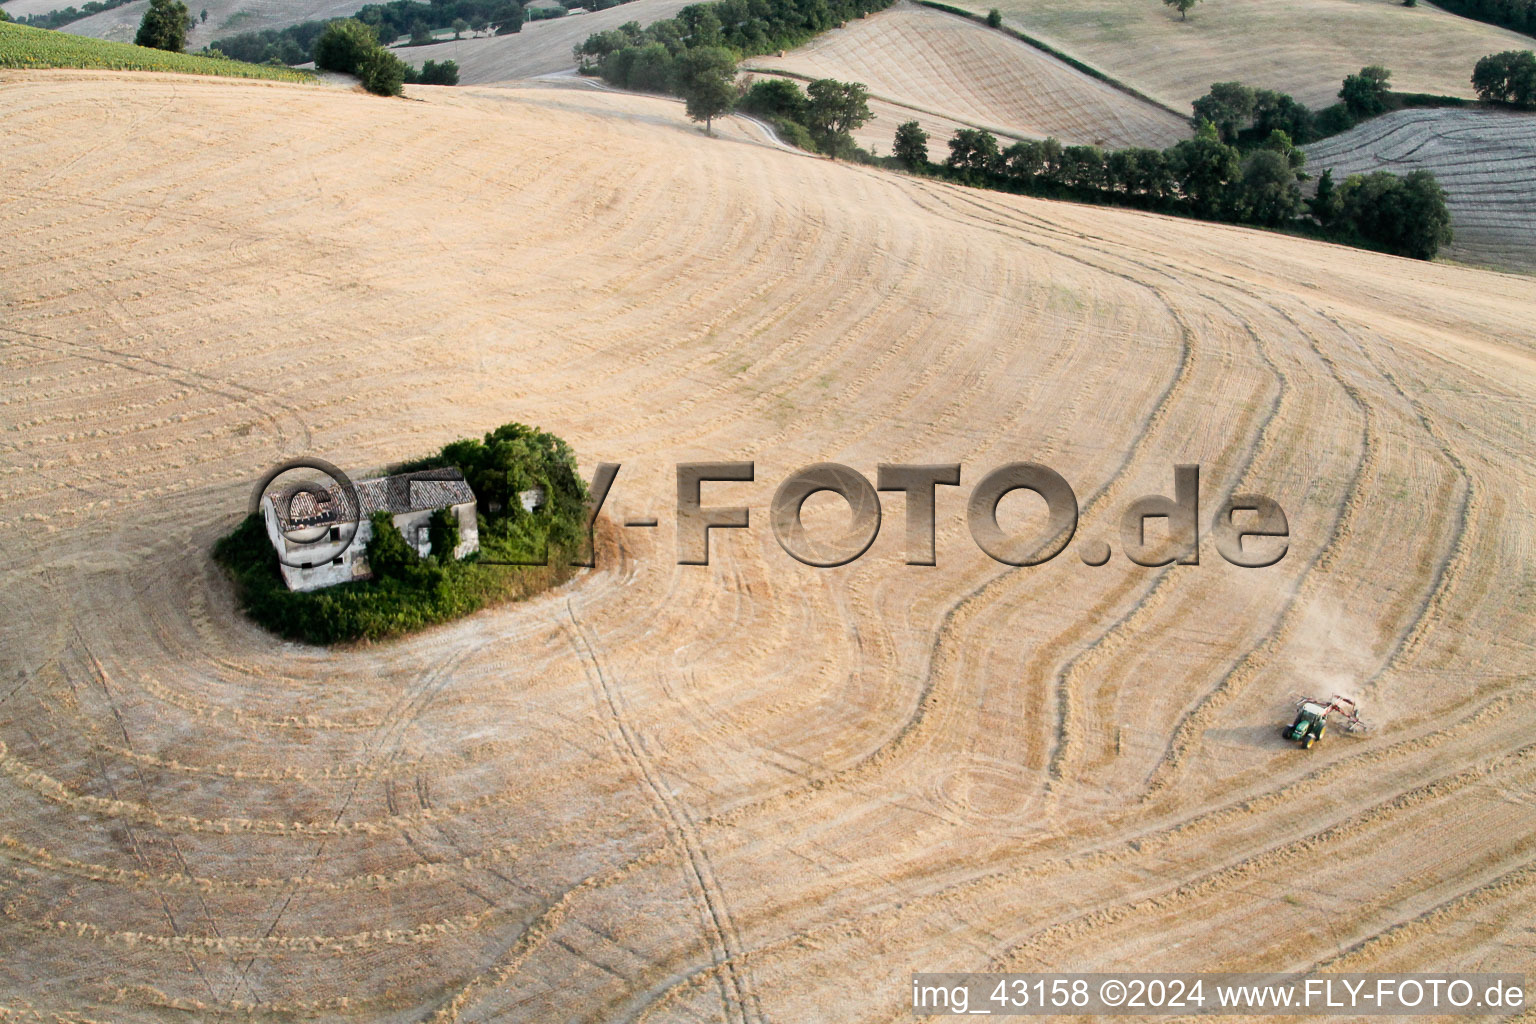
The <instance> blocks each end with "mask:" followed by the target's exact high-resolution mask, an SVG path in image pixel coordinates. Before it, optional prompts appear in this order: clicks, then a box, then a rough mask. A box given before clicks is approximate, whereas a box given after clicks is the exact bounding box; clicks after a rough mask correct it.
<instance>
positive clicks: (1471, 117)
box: [1307, 110, 1536, 271]
mask: <svg viewBox="0 0 1536 1024" xmlns="http://www.w3.org/2000/svg"><path fill="white" fill-rule="evenodd" d="M1307 163H1308V167H1309V169H1310V170H1311V171H1312V173H1313V174H1314V175H1316V174H1320V173H1322V171H1323V169H1324V168H1332V169H1333V176H1334V180H1335V181H1342V180H1343V179H1344V177H1345V176H1346V175H1349V174H1359V173H1364V172H1370V171H1383V170H1384V171H1391V172H1393V173H1394V174H1406V173H1407V172H1409V171H1413V170H1419V169H1420V168H1423V169H1425V170H1429V171H1433V172H1434V174H1435V177H1436V178H1438V179H1439V180H1440V184H1441V185H1442V186H1444V188H1445V191H1446V203H1447V205H1448V206H1449V207H1450V210H1451V221H1452V226H1453V228H1454V230H1455V232H1456V240H1455V242H1454V243H1453V245H1452V246H1451V248H1450V249H1449V250H1448V251H1447V255H1449V256H1452V257H1460V258H1464V259H1469V260H1473V261H1476V262H1482V263H1488V264H1491V265H1494V266H1509V267H1517V268H1520V269H1524V270H1527V271H1536V114H1514V113H1503V112H1495V111H1477V110H1401V111H1397V112H1395V113H1391V114H1386V115H1384V116H1382V117H1379V118H1376V119H1375V120H1372V121H1368V122H1367V123H1365V124H1363V125H1360V126H1359V127H1357V128H1355V129H1353V130H1352V131H1349V132H1346V133H1344V134H1343V135H1336V136H1334V137H1333V138H1331V139H1324V140H1323V141H1322V142H1318V143H1315V144H1313V145H1311V146H1308V147H1307Z"/></svg>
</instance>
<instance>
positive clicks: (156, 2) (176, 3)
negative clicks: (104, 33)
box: [133, 0, 192, 53]
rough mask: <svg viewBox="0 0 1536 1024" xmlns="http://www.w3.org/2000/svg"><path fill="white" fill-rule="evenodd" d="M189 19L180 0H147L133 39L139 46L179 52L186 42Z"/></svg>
mask: <svg viewBox="0 0 1536 1024" xmlns="http://www.w3.org/2000/svg"><path fill="white" fill-rule="evenodd" d="M191 20H192V15H191V14H190V13H189V12H188V11H187V5H186V4H184V3H182V0H149V10H147V11H145V12H144V20H143V21H141V22H139V32H138V35H136V36H134V38H133V41H134V42H135V43H137V44H139V45H140V46H152V47H154V48H155V49H157V50H171V51H173V52H176V53H180V52H181V49H182V47H184V46H185V45H186V44H187V25H188V24H189V23H190V22H191Z"/></svg>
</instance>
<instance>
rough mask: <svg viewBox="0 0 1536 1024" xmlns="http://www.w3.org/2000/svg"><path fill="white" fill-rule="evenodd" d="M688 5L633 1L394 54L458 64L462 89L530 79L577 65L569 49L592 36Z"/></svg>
mask: <svg viewBox="0 0 1536 1024" xmlns="http://www.w3.org/2000/svg"><path fill="white" fill-rule="evenodd" d="M690 2H692V0H633V2H632V3H627V4H620V5H619V6H618V7H610V8H608V9H607V10H606V11H596V12H594V13H592V14H573V15H567V16H566V17H564V18H552V19H545V20H543V21H530V22H528V23H526V24H525V25H523V30H522V31H521V32H515V33H513V34H512V35H506V36H481V37H480V38H478V39H470V38H467V37H466V38H464V39H459V40H453V39H450V40H448V41H446V42H441V43H431V44H429V45H427V46H401V47H397V48H396V49H395V51H394V52H395V55H396V56H398V57H399V58H400V59H401V60H403V61H406V62H407V63H409V64H413V65H415V66H416V67H421V65H422V64H423V63H424V62H426V61H429V60H437V61H442V60H453V61H458V63H459V81H460V82H462V83H463V84H465V85H481V84H485V83H487V82H505V81H509V80H511V79H517V78H535V77H537V76H539V75H548V74H551V73H553V72H556V71H564V70H566V69H567V68H574V67H575V66H576V58H575V57H574V56H572V54H571V48H572V47H574V46H576V45H577V44H578V43H580V42H581V41H582V40H584V39H586V38H587V36H589V35H591V34H592V33H593V32H601V31H603V30H605V29H610V28H618V27H619V26H620V25H622V24H624V23H625V22H629V21H638V22H639V23H640V24H641V25H649V24H650V23H651V22H653V21H660V20H661V19H663V18H670V17H672V15H674V14H676V13H677V12H678V11H680V10H682V9H683V8H684V7H686V6H688V4H689V3H690Z"/></svg>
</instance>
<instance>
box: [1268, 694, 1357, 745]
mask: <svg viewBox="0 0 1536 1024" xmlns="http://www.w3.org/2000/svg"><path fill="white" fill-rule="evenodd" d="M1334 712H1338V715H1339V717H1340V718H1341V719H1343V721H1344V728H1346V729H1348V730H1349V731H1350V732H1359V731H1360V730H1362V729H1364V728H1365V723H1364V722H1362V721H1360V714H1359V709H1358V708H1356V707H1355V702H1354V701H1352V700H1350V699H1349V698H1348V697H1340V696H1339V695H1338V694H1334V695H1333V696H1332V697H1330V698H1328V699H1327V700H1323V699H1321V698H1319V697H1302V698H1300V699H1299V700H1297V701H1296V720H1295V721H1294V722H1292V723H1291V724H1290V725H1288V726H1286V727H1285V729H1283V730H1282V731H1281V732H1282V735H1284V736H1285V738H1286V739H1288V740H1290V741H1292V742H1293V743H1299V744H1301V745H1302V747H1303V748H1305V749H1308V750H1310V749H1311V748H1312V744H1314V743H1316V742H1317V741H1318V740H1320V739H1322V738H1323V734H1324V733H1326V732H1327V731H1328V716H1329V715H1332V714H1333V713H1334Z"/></svg>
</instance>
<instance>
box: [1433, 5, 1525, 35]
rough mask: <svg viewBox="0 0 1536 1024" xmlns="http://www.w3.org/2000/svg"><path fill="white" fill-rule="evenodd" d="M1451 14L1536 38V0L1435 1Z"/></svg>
mask: <svg viewBox="0 0 1536 1024" xmlns="http://www.w3.org/2000/svg"><path fill="white" fill-rule="evenodd" d="M1436 2H1437V3H1438V4H1439V6H1441V7H1444V8H1445V9H1446V10H1448V11H1450V12H1451V13H1453V14H1460V15H1462V16H1463V17H1466V18H1473V19H1475V20H1477V21H1484V22H1487V23H1488V24H1490V25H1500V26H1503V27H1504V28H1511V29H1514V30H1515V31H1516V32H1524V33H1525V34H1526V35H1528V36H1536V0H1436Z"/></svg>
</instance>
